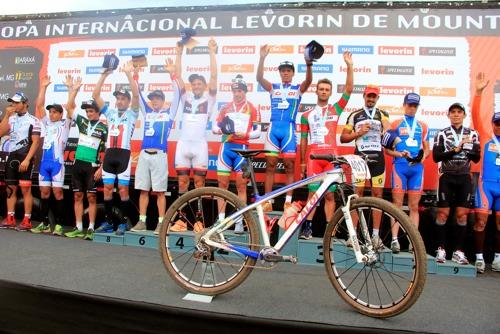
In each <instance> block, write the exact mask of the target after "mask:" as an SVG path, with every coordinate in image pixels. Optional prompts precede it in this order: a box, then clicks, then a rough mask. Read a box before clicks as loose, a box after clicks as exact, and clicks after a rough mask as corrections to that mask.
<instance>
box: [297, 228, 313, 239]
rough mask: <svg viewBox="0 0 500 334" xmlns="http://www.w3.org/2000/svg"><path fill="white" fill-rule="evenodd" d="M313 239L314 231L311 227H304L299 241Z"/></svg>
mask: <svg viewBox="0 0 500 334" xmlns="http://www.w3.org/2000/svg"><path fill="white" fill-rule="evenodd" d="M312 237H313V231H312V229H311V228H310V227H304V229H303V230H302V232H300V235H299V239H302V240H311V239H312Z"/></svg>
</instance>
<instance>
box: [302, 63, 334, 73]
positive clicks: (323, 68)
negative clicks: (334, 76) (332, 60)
mask: <svg viewBox="0 0 500 334" xmlns="http://www.w3.org/2000/svg"><path fill="white" fill-rule="evenodd" d="M306 70H307V65H306V64H299V67H298V69H297V72H299V73H305V72H306ZM312 70H313V73H332V72H333V65H331V64H313V66H312Z"/></svg>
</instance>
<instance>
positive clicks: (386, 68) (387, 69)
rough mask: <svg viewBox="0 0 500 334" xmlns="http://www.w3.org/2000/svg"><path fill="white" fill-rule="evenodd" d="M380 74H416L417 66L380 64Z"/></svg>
mask: <svg viewBox="0 0 500 334" xmlns="http://www.w3.org/2000/svg"><path fill="white" fill-rule="evenodd" d="M378 74H388V75H414V74H415V68H414V67H413V66H390V65H379V66H378Z"/></svg>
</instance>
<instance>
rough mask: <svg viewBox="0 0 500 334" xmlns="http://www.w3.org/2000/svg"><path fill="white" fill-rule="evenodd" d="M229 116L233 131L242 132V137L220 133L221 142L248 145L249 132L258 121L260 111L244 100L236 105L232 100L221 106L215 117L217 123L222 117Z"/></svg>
mask: <svg viewBox="0 0 500 334" xmlns="http://www.w3.org/2000/svg"><path fill="white" fill-rule="evenodd" d="M226 116H227V117H229V118H230V119H231V120H232V121H233V123H234V132H235V133H244V134H245V136H244V137H243V138H241V137H236V136H235V135H222V142H223V143H226V142H229V143H235V144H243V145H248V144H249V142H248V141H249V139H250V133H251V132H252V130H253V128H254V126H256V125H255V123H259V122H260V113H259V112H258V111H257V109H256V108H255V106H254V105H253V104H252V103H250V102H248V101H245V102H244V103H242V104H241V105H236V104H235V103H234V102H230V103H228V104H226V105H225V106H224V108H222V110H221V111H220V113H219V116H218V117H217V123H220V122H222V119H223V118H224V117H226Z"/></svg>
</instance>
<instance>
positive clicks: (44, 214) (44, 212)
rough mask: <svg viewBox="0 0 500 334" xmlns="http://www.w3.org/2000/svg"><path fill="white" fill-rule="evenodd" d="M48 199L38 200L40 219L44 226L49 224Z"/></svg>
mask: <svg viewBox="0 0 500 334" xmlns="http://www.w3.org/2000/svg"><path fill="white" fill-rule="evenodd" d="M49 203H50V199H49V198H42V199H41V200H40V218H42V223H43V224H44V225H48V224H49Z"/></svg>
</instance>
